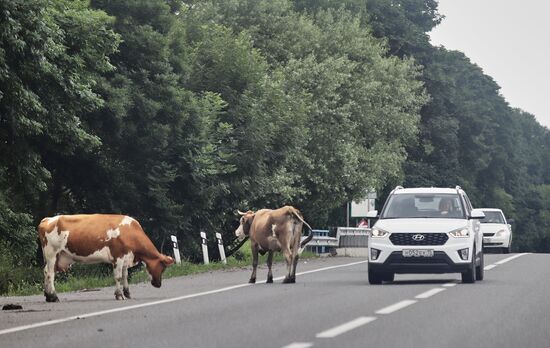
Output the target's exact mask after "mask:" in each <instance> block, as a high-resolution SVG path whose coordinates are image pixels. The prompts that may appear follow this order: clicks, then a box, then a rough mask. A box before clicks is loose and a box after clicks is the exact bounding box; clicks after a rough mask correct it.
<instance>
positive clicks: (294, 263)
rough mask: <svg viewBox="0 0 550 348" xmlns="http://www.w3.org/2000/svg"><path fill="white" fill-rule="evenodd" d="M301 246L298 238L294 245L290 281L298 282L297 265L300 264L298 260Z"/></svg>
mask: <svg viewBox="0 0 550 348" xmlns="http://www.w3.org/2000/svg"><path fill="white" fill-rule="evenodd" d="M299 248H300V239H296V240H295V242H294V246H293V247H292V251H291V252H292V266H291V269H290V282H291V283H296V266H298V260H299V259H300V254H299V252H298V249H299Z"/></svg>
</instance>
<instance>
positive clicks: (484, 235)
mask: <svg viewBox="0 0 550 348" xmlns="http://www.w3.org/2000/svg"><path fill="white" fill-rule="evenodd" d="M494 235H495V234H494V233H483V237H492V236H494Z"/></svg>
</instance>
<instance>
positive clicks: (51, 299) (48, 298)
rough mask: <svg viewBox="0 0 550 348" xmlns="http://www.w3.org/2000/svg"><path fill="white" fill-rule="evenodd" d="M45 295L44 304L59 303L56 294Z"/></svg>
mask: <svg viewBox="0 0 550 348" xmlns="http://www.w3.org/2000/svg"><path fill="white" fill-rule="evenodd" d="M44 295H46V302H59V298H58V297H57V295H56V294H44Z"/></svg>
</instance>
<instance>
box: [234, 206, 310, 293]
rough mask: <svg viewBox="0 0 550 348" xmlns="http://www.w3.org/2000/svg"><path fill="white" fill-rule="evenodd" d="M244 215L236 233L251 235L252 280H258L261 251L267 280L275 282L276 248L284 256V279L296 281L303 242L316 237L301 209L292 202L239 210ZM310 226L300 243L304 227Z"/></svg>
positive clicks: (284, 281)
mask: <svg viewBox="0 0 550 348" xmlns="http://www.w3.org/2000/svg"><path fill="white" fill-rule="evenodd" d="M239 214H240V215H242V217H241V220H240V225H239V228H237V230H236V231H235V235H236V236H237V237H239V238H240V239H243V238H246V237H247V236H248V237H249V238H250V246H251V248H252V275H251V276H250V280H249V283H255V282H256V268H257V267H258V253H260V254H262V255H264V254H265V253H266V252H267V253H268V255H267V267H268V269H269V270H268V273H267V283H273V273H272V272H271V265H272V263H273V252H275V251H281V252H282V253H283V255H284V257H285V260H286V264H287V269H288V274H287V275H286V277H285V279H284V280H283V283H295V282H296V265H297V264H298V258H299V256H300V253H301V252H302V250H303V248H304V246H305V245H306V244H307V243H308V242H309V241H310V240H311V239H312V238H313V232H312V229H311V227H310V226H309V225H308V224H307V222H305V221H304V218H303V217H302V214H301V213H300V211H299V210H298V209H296V208H294V207H291V206H284V207H282V208H279V209H275V210H271V209H261V210H258V211H257V212H253V211H247V212H246V213H243V212H240V211H239ZM304 224H305V225H306V226H307V227H308V228H309V235H308V237H307V238H306V239H304V241H302V242H301V243H300V239H301V236H302V227H303V225H304Z"/></svg>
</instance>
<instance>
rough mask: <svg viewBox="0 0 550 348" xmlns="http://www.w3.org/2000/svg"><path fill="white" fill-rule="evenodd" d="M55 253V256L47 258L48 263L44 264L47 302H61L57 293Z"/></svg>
mask: <svg viewBox="0 0 550 348" xmlns="http://www.w3.org/2000/svg"><path fill="white" fill-rule="evenodd" d="M55 262H56V258H55V255H54V256H53V257H49V258H46V265H45V266H44V296H46V302H59V298H58V297H57V294H56V293H55V285H54V282H55Z"/></svg>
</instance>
